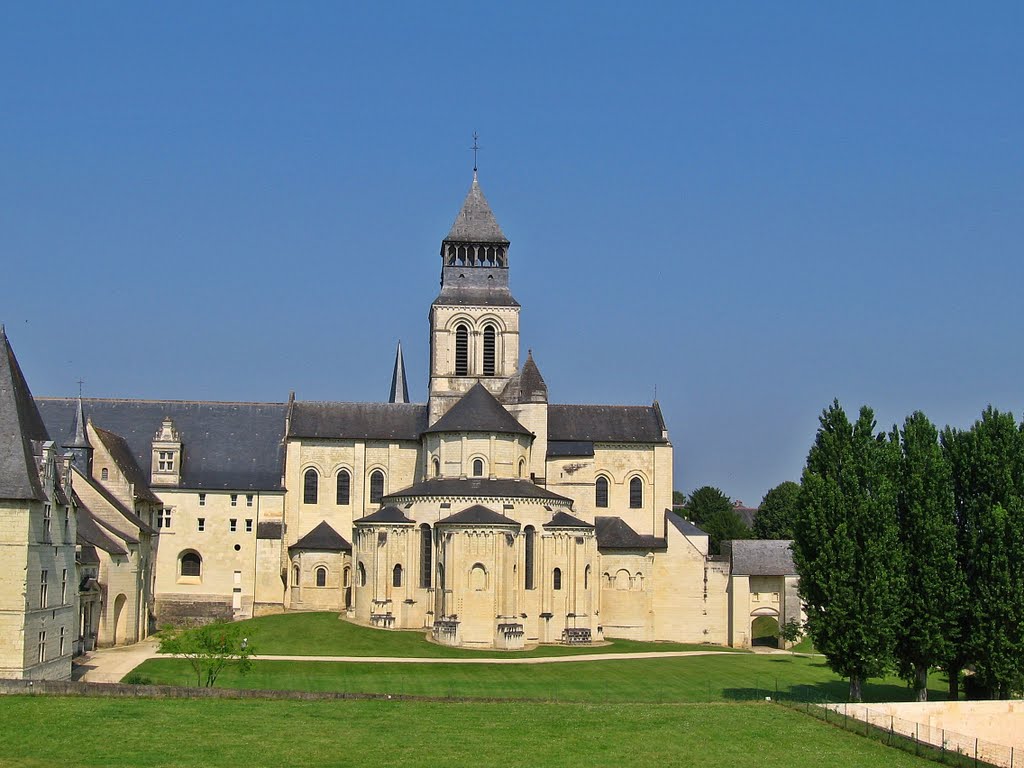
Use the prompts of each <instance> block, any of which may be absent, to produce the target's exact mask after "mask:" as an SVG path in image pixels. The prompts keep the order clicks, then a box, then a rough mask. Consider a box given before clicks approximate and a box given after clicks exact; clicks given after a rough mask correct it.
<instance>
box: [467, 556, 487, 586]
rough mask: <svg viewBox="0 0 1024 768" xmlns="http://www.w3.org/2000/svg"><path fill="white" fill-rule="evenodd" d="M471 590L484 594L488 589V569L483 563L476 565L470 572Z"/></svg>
mask: <svg viewBox="0 0 1024 768" xmlns="http://www.w3.org/2000/svg"><path fill="white" fill-rule="evenodd" d="M469 588H470V589H472V590H473V591H474V592H483V591H484V590H485V589H487V569H486V568H484V566H483V563H475V564H474V565H473V567H472V569H470V571H469Z"/></svg>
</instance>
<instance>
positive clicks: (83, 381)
mask: <svg viewBox="0 0 1024 768" xmlns="http://www.w3.org/2000/svg"><path fill="white" fill-rule="evenodd" d="M83 384H85V380H84V379H79V380H78V396H79V397H81V396H82V385H83Z"/></svg>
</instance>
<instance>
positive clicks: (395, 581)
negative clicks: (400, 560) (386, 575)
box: [391, 564, 402, 587]
mask: <svg viewBox="0 0 1024 768" xmlns="http://www.w3.org/2000/svg"><path fill="white" fill-rule="evenodd" d="M391 586H392V587H400V586H402V566H400V565H397V564H396V565H395V567H394V568H393V569H391Z"/></svg>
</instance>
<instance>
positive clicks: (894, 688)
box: [722, 680, 936, 703]
mask: <svg viewBox="0 0 1024 768" xmlns="http://www.w3.org/2000/svg"><path fill="white" fill-rule="evenodd" d="M931 693H936V692H935V691H931ZM863 695H864V702H865V703H871V702H879V701H910V700H911V699H912V698H913V692H912V691H911V690H910V689H909V688H908V687H907V686H905V685H901V684H899V683H881V682H878V683H872V682H868V683H866V684H865V685H864V688H863ZM766 696H771V697H772V698H773V699H778V700H785V701H799V702H811V703H821V702H841V701H848V700H849V696H850V684H849V683H848V682H847V681H845V680H832V681H827V682H820V683H812V684H798V685H789V686H779V687H778V688H776V687H775V684H774V682H770V681H765V685H764V686H758V687H754V688H723V689H722V698H723V699H725V700H726V701H762V700H764V698H765V697H766Z"/></svg>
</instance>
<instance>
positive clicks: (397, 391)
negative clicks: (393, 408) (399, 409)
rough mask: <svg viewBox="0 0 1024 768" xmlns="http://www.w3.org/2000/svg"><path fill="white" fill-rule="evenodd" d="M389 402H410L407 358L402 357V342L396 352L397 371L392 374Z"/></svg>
mask: <svg viewBox="0 0 1024 768" xmlns="http://www.w3.org/2000/svg"><path fill="white" fill-rule="evenodd" d="M388 402H389V403H408V402H409V385H408V383H407V382H406V380H405V359H404V358H403V357H402V342H401V340H399V342H398V351H397V352H396V353H395V372H394V373H392V374H391V396H390V397H389V398H388Z"/></svg>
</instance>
